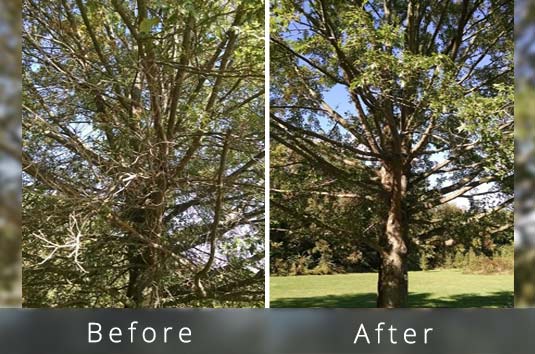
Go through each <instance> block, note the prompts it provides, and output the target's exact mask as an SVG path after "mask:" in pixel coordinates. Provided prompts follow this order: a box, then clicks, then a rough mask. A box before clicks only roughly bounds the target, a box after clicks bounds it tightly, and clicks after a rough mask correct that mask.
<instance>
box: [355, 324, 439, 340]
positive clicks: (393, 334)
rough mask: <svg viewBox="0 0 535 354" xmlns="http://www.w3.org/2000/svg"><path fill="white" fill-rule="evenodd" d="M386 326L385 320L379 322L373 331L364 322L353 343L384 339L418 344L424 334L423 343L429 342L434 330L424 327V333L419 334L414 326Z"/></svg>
mask: <svg viewBox="0 0 535 354" xmlns="http://www.w3.org/2000/svg"><path fill="white" fill-rule="evenodd" d="M385 326H386V323H385V322H379V323H378V324H377V326H376V327H375V328H374V329H373V330H372V331H370V332H368V331H367V330H366V326H364V323H361V324H360V326H359V329H358V331H357V334H356V335H355V339H354V340H353V344H358V343H364V342H366V343H367V344H371V343H372V342H375V343H377V344H381V340H384V341H386V342H388V341H389V343H390V344H398V343H400V342H401V343H402V344H403V343H404V344H416V343H417V340H418V339H420V340H421V339H422V335H423V343H424V344H427V342H428V340H429V335H430V333H431V332H432V331H433V328H424V329H423V333H420V336H418V335H417V334H418V333H417V331H416V330H415V329H414V328H405V330H398V328H397V327H394V325H390V327H388V328H386V327H385ZM385 332H388V333H385ZM368 333H369V334H368Z"/></svg>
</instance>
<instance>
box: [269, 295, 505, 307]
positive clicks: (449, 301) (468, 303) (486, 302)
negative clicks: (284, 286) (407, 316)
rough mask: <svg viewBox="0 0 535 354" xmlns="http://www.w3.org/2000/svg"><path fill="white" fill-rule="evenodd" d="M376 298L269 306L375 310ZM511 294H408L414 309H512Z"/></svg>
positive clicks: (299, 300) (292, 300) (314, 299)
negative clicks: (372, 308)
mask: <svg viewBox="0 0 535 354" xmlns="http://www.w3.org/2000/svg"><path fill="white" fill-rule="evenodd" d="M376 298H377V295H376V294H375V293H363V294H348V295H327V296H316V297H303V298H282V299H277V300H272V301H271V302H270V306H271V307H289V308H291V307H294V308H300V307H319V308H323V307H335V308H361V307H375V301H376ZM513 302H514V294H513V292H512V291H497V292H494V293H491V294H485V295H481V294H459V295H453V296H448V297H444V298H436V297H431V294H429V293H410V294H409V306H410V307H415V308H429V307H455V308H470V307H513Z"/></svg>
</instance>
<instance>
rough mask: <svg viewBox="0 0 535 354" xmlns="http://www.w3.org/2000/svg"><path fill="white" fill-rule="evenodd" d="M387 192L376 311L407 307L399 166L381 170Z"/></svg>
mask: <svg viewBox="0 0 535 354" xmlns="http://www.w3.org/2000/svg"><path fill="white" fill-rule="evenodd" d="M381 174H382V183H383V187H384V188H385V191H387V192H388V216H387V221H386V226H385V232H384V235H383V237H382V240H381V244H382V247H383V250H382V252H381V255H380V256H381V265H380V269H379V277H378V284H377V295H378V296H377V307H383V308H396V307H407V304H408V290H409V287H408V273H407V269H408V267H407V255H408V220H407V215H406V213H405V209H406V208H405V197H406V192H407V180H408V178H407V175H406V174H404V173H403V169H402V167H401V164H400V163H395V164H393V166H389V167H386V168H383V169H382V170H381Z"/></svg>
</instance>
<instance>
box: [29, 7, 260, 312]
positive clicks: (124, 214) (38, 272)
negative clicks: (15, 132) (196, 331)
mask: <svg viewBox="0 0 535 354" xmlns="http://www.w3.org/2000/svg"><path fill="white" fill-rule="evenodd" d="M23 16H24V23H23V41H24V47H23V48H24V49H23V66H24V75H23V86H24V97H23V111H24V116H23V127H24V136H23V139H24V149H23V154H22V161H23V170H24V176H23V181H24V206H23V213H24V215H23V216H24V220H25V223H24V226H23V234H24V248H23V249H24V288H25V296H24V304H25V305H26V306H32V307H42V306H76V307H84V306H90V307H100V306H106V307H109V306H117V307H123V306H124V307H169V306H196V305H198V306H257V305H261V304H262V302H263V279H264V275H263V266H262V258H263V234H262V220H263V193H262V185H263V174H262V166H261V163H260V161H261V159H262V157H263V155H264V153H263V119H262V118H263V106H262V102H263V101H262V97H263V87H264V83H263V62H264V58H263V50H262V44H263V35H262V33H263V6H262V4H261V3H259V2H256V1H233V2H228V1H210V2H199V1H179V2H172V1H157V0H137V1H130V0H128V1H125V0H106V1H94V0H62V1H34V0H28V1H26V2H25V3H24V9H23Z"/></svg>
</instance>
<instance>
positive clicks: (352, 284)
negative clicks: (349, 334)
mask: <svg viewBox="0 0 535 354" xmlns="http://www.w3.org/2000/svg"><path fill="white" fill-rule="evenodd" d="M376 289H377V274H376V273H353V274H338V275H309V276H308V275H307V276H292V277H271V285H270V292H271V307H375V300H376ZM513 289H514V276H513V274H497V275H477V274H463V273H462V271H460V270H450V269H448V270H433V271H427V272H410V273H409V305H410V306H411V307H419V308H422V307H460V308H466V307H493V308H496V307H512V306H513V296H514V295H513V294H514V290H513Z"/></svg>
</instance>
